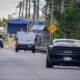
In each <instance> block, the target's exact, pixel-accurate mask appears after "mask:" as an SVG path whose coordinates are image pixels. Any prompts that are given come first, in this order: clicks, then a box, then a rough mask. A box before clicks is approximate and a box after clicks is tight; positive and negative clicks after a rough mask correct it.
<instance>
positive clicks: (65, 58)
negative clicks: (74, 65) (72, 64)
mask: <svg viewBox="0 0 80 80" xmlns="http://www.w3.org/2000/svg"><path fill="white" fill-rule="evenodd" d="M63 60H64V61H71V60H72V58H71V57H64V58H63Z"/></svg>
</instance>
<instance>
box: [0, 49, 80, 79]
mask: <svg viewBox="0 0 80 80" xmlns="http://www.w3.org/2000/svg"><path fill="white" fill-rule="evenodd" d="M45 62H46V55H45V54H41V53H35V54H33V53H32V52H30V51H19V52H18V53H15V52H14V50H10V49H9V48H6V49H0V80H80V70H79V68H78V67H63V66H55V67H54V68H52V69H47V68H45Z"/></svg>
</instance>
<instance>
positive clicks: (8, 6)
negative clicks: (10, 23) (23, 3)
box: [0, 0, 18, 18]
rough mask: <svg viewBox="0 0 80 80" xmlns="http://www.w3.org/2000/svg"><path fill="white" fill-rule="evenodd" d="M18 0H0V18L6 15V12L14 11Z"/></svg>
mask: <svg viewBox="0 0 80 80" xmlns="http://www.w3.org/2000/svg"><path fill="white" fill-rule="evenodd" d="M17 5H18V0H0V18H2V17H6V18H7V17H8V14H10V15H11V14H12V13H15V12H16V6H17Z"/></svg>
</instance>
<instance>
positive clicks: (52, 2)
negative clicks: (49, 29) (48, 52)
mask: <svg viewBox="0 0 80 80" xmlns="http://www.w3.org/2000/svg"><path fill="white" fill-rule="evenodd" d="M53 12H54V0H51V20H50V23H51V24H53V22H54V16H53ZM52 39H53V33H50V41H52Z"/></svg>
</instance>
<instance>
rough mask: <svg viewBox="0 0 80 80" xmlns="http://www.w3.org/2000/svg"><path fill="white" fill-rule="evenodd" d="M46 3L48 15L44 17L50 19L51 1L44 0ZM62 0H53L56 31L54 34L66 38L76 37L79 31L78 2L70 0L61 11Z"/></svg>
mask: <svg viewBox="0 0 80 80" xmlns="http://www.w3.org/2000/svg"><path fill="white" fill-rule="evenodd" d="M46 3H47V4H48V6H47V7H48V9H49V10H48V14H47V15H46V16H48V17H47V18H46V19H48V18H49V19H50V7H51V1H49V0H46ZM61 3H62V0H54V4H53V5H54V7H55V6H57V8H54V12H53V13H54V14H53V15H54V20H55V22H57V25H58V31H57V32H56V34H58V35H61V37H66V38H78V39H80V36H78V35H79V34H78V33H80V6H79V5H80V3H77V0H70V1H69V3H68V4H67V6H65V7H64V10H63V12H61V6H62V5H61ZM49 19H48V20H49Z"/></svg>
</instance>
